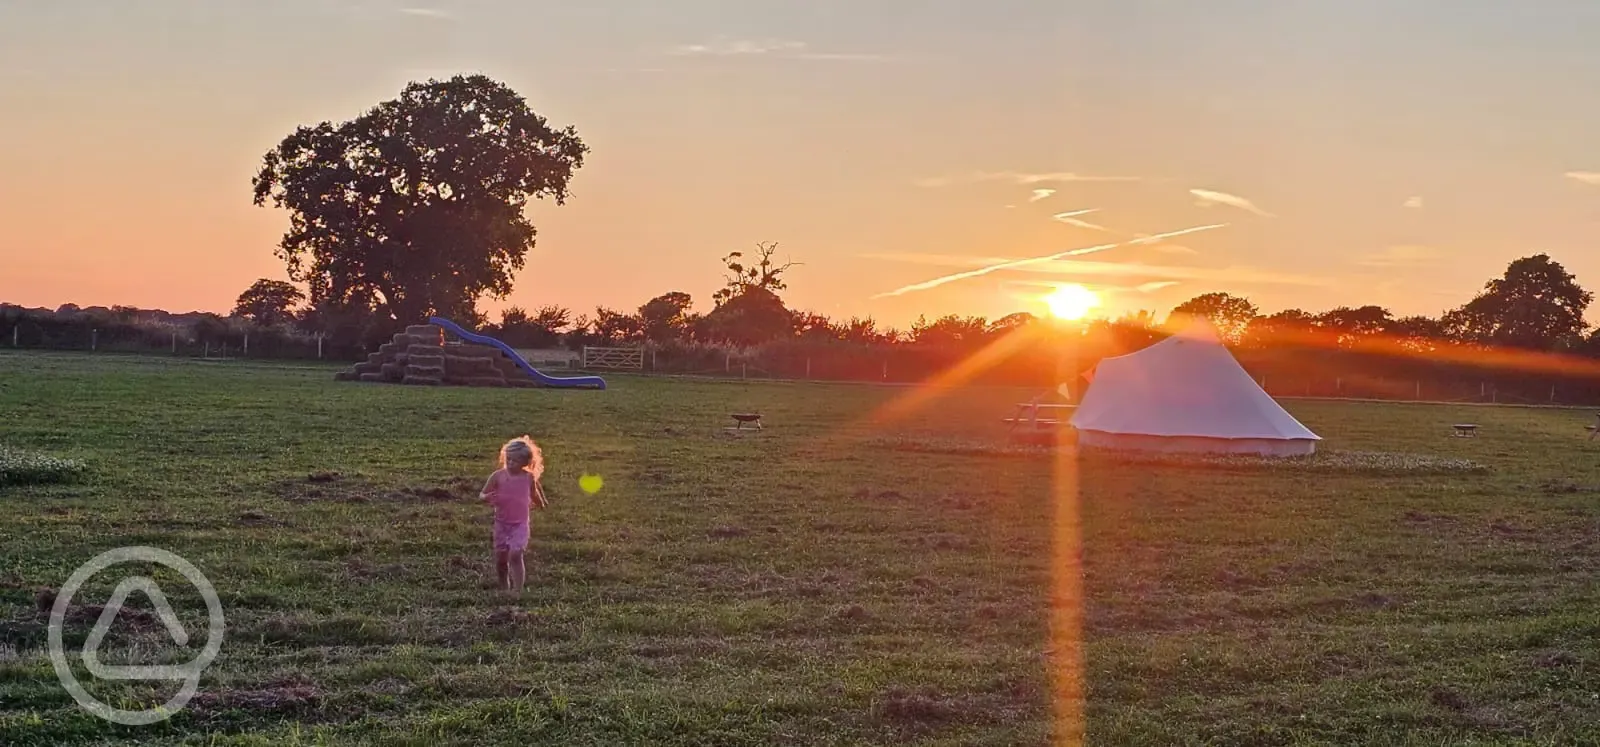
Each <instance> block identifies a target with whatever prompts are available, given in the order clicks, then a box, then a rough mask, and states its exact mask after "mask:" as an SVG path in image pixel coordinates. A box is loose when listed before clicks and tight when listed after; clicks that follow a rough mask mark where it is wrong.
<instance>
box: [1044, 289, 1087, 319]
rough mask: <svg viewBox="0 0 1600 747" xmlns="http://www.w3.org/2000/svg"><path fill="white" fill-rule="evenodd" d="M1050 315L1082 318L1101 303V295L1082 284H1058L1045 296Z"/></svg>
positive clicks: (1062, 317) (1063, 317)
mask: <svg viewBox="0 0 1600 747" xmlns="http://www.w3.org/2000/svg"><path fill="white" fill-rule="evenodd" d="M1044 303H1045V305H1046V306H1048V307H1050V315H1051V316H1053V317H1055V318H1057V319H1068V320H1076V319H1082V318H1083V317H1084V316H1086V315H1087V314H1088V313H1089V310H1090V309H1093V308H1095V307H1096V306H1099V305H1100V297H1099V296H1097V295H1095V292H1094V291H1092V290H1089V289H1088V288H1085V287H1083V286H1081V285H1058V286H1056V289H1055V290H1054V291H1052V292H1051V293H1050V295H1048V296H1045V297H1044Z"/></svg>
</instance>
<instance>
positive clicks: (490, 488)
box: [478, 472, 500, 503]
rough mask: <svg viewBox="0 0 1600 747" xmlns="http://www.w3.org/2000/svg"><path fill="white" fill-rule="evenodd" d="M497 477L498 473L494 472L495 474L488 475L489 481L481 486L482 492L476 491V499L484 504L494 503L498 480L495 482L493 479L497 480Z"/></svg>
mask: <svg viewBox="0 0 1600 747" xmlns="http://www.w3.org/2000/svg"><path fill="white" fill-rule="evenodd" d="M499 476H500V473H499V472H496V473H494V474H492V475H489V481H488V482H486V483H484V484H483V490H480V491H478V497H479V498H480V499H482V500H483V501H484V502H485V503H493V502H494V494H495V488H496V487H497V485H498V483H499V480H496V479H495V478H497V477H499Z"/></svg>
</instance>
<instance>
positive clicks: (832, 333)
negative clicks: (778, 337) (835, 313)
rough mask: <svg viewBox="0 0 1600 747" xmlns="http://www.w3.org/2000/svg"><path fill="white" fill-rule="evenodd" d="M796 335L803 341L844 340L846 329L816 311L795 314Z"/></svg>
mask: <svg viewBox="0 0 1600 747" xmlns="http://www.w3.org/2000/svg"><path fill="white" fill-rule="evenodd" d="M794 334H795V336H796V337H799V338H800V339H803V340H842V339H844V334H845V328H844V326H843V325H840V324H834V322H833V320H832V319H829V318H828V317H826V316H823V315H822V314H818V313H816V312H814V311H796V312H794Z"/></svg>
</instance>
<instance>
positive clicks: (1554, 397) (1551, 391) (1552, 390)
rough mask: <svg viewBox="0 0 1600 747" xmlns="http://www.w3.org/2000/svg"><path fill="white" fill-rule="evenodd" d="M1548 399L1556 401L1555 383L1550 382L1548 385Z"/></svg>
mask: <svg viewBox="0 0 1600 747" xmlns="http://www.w3.org/2000/svg"><path fill="white" fill-rule="evenodd" d="M1550 401H1551V402H1555V401H1556V385H1555V384H1551V385H1550Z"/></svg>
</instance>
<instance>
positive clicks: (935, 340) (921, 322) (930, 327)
mask: <svg viewBox="0 0 1600 747" xmlns="http://www.w3.org/2000/svg"><path fill="white" fill-rule="evenodd" d="M988 338H989V321H988V320H987V319H985V318H983V317H981V316H968V317H962V316H957V315H955V314H946V315H945V316H942V317H939V318H938V319H935V320H933V321H932V322H929V321H928V320H927V318H926V317H921V316H919V317H917V321H916V322H914V323H912V325H911V342H913V343H915V344H917V345H928V346H932V347H949V348H973V347H977V346H978V345H982V344H983V343H984V342H985V341H987V340H988Z"/></svg>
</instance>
